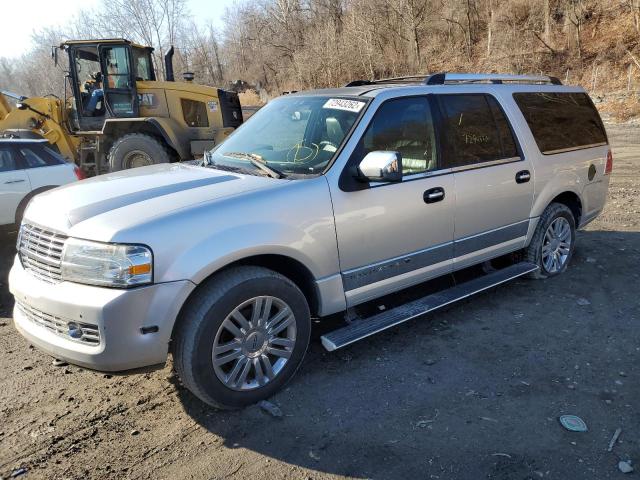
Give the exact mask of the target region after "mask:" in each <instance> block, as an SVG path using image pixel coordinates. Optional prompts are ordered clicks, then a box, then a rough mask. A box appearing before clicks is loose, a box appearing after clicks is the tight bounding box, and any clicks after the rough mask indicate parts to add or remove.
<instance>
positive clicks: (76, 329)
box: [67, 322, 82, 338]
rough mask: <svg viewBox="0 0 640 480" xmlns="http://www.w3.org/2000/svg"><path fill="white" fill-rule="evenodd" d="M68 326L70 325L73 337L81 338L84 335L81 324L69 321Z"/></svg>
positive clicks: (70, 334)
mask: <svg viewBox="0 0 640 480" xmlns="http://www.w3.org/2000/svg"><path fill="white" fill-rule="evenodd" d="M67 327H69V336H70V337H71V338H81V337H82V329H81V328H80V325H78V324H77V323H75V322H69V323H67Z"/></svg>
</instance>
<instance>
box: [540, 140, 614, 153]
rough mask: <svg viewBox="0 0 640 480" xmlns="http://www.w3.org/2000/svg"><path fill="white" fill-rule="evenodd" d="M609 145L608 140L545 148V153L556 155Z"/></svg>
mask: <svg viewBox="0 0 640 480" xmlns="http://www.w3.org/2000/svg"><path fill="white" fill-rule="evenodd" d="M605 145H609V143H607V142H599V143H590V144H588V145H580V146H578V147H568V148H559V149H557V150H545V151H544V152H542V154H543V155H556V154H558V153H567V152H575V151H576V150H586V149H587V148H595V147H604V146H605Z"/></svg>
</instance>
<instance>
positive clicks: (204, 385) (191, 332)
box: [172, 266, 311, 409]
mask: <svg viewBox="0 0 640 480" xmlns="http://www.w3.org/2000/svg"><path fill="white" fill-rule="evenodd" d="M268 297H271V298H272V299H273V300H272V303H271V308H270V310H269V312H270V313H269V314H267V315H265V317H266V318H270V322H274V321H275V320H276V317H278V315H282V319H281V320H280V322H282V323H279V322H275V325H274V326H275V329H273V331H275V330H277V329H278V328H281V326H282V325H283V324H284V323H287V322H289V321H290V319H291V317H292V318H293V322H292V323H293V325H294V326H293V327H291V324H289V326H287V327H286V328H284V329H283V330H282V331H281V332H279V333H277V335H280V336H279V337H273V338H277V339H278V340H274V342H276V343H277V345H276V343H273V344H272V343H271V340H270V338H271V337H269V336H268V334H267V333H266V329H264V328H263V327H264V325H263V326H262V327H260V328H263V330H262V332H263V333H260V328H256V329H254V327H255V326H256V325H255V324H257V325H258V327H259V326H260V321H256V322H255V324H254V322H253V320H254V318H253V317H251V316H249V313H248V312H249V310H248V309H249V308H251V309H252V310H251V311H253V310H255V308H254V307H255V305H256V299H257V298H261V299H263V302H264V299H265V298H268ZM278 302H280V303H278ZM264 304H265V303H262V305H263V306H264ZM242 305H245V306H244V307H242V308H240V307H241V306H242ZM283 305H284V307H283ZM286 308H288V309H289V310H288V311H289V312H291V313H292V315H289V314H287V313H286V312H287V310H286ZM238 309H239V310H238ZM263 310H266V308H264V307H261V308H260V309H259V311H260V312H262V311H263ZM237 311H240V313H241V314H242V315H243V318H244V319H245V320H247V318H248V319H249V320H250V321H251V322H250V327H251V328H248V329H243V330H240V329H241V328H242V327H240V325H241V323H240V322H238V320H237V319H236V317H234V320H231V319H230V316H231V314H232V313H233V312H237ZM228 322H231V324H233V326H235V328H236V329H237V330H239V333H241V334H242V335H240V337H241V338H242V340H241V343H236V342H237V340H238V339H237V338H233V337H234V334H232V333H231V331H229V330H227V327H226V325H229V323H228ZM266 324H267V325H269V324H270V323H269V322H267V323H266ZM223 325H224V326H223ZM245 325H246V324H245ZM292 331H293V332H294V334H293V337H294V340H293V341H291V340H290V338H291V332H292ZM310 333H311V319H310V313H309V305H308V303H307V300H306V298H305V297H304V295H303V294H302V292H301V291H300V289H299V288H298V287H297V286H296V285H295V284H294V283H293V282H292V281H291V280H289V279H288V278H286V277H284V276H282V275H280V274H279V273H276V272H274V271H272V270H268V269H266V268H262V267H251V266H243V267H237V268H233V269H230V270H227V271H223V272H221V273H220V274H218V275H216V276H215V277H213V278H212V279H211V280H209V281H208V282H206V283H204V284H203V285H202V286H201V287H199V289H198V290H197V291H196V292H195V294H194V295H193V296H192V297H191V298H190V299H189V300H188V303H187V304H186V305H185V307H183V311H182V312H181V314H180V318H179V319H178V323H177V325H176V329H175V331H174V338H173V343H172V354H173V362H174V368H175V370H176V372H177V374H178V376H179V377H180V379H181V380H182V383H183V384H184V386H185V387H187V388H188V389H189V390H190V391H191V392H192V393H193V394H194V395H196V396H197V397H198V398H199V399H200V400H202V401H203V402H205V403H206V404H208V405H211V406H212V407H215V408H220V409H232V408H241V407H244V406H247V405H251V404H254V403H256V402H258V401H260V400H263V399H265V398H268V397H270V396H271V395H273V394H274V393H276V392H277V391H278V390H280V389H281V388H282V387H283V386H284V385H285V384H286V383H287V382H288V381H289V380H290V379H291V378H292V377H293V375H294V374H295V372H296V370H297V369H298V367H299V366H300V364H301V363H302V359H303V358H304V355H305V353H306V351H307V347H308V345H309V337H310ZM282 335H285V337H286V338H285V337H282ZM225 336H226V337H225ZM229 336H231V339H229V338H230V337H229ZM258 337H259V339H258ZM281 342H286V343H287V344H288V345H287V346H280V344H282V345H285V344H284V343H281ZM231 344H233V345H234V347H233V348H229V347H228V346H229V345H231ZM259 345H263V347H262V349H261V347H260V346H259ZM214 346H217V347H218V349H217V350H219V351H221V352H222V353H221V354H220V355H218V354H217V353H216V351H214ZM256 348H257V350H256V351H254V349H256ZM265 348H266V350H264V349H265ZM274 348H275V349H277V350H278V351H280V352H282V351H283V350H284V351H286V353H287V354H288V358H287V359H283V358H282V357H281V356H280V355H283V354H282V353H279V354H278V355H273V354H271V352H272V351H273V349H274ZM238 352H240V353H238ZM225 356H229V357H233V356H235V357H234V359H233V360H230V361H226V362H225V360H226V358H224V359H223V357H225ZM265 356H266V357H267V360H264V357H265ZM214 359H215V360H216V363H221V364H219V365H217V366H216V365H214ZM243 359H246V360H247V361H248V363H250V364H251V365H250V366H249V367H248V373H247V374H246V378H244V379H242V380H239V379H240V378H241V377H242V374H243V373H244V371H245V370H247V367H246V365H247V362H245V361H244V360H243ZM283 361H284V363H283ZM242 362H244V363H242ZM267 363H268V364H267ZM256 364H258V366H259V367H258V366H256ZM238 365H240V366H238ZM243 366H244V368H243ZM269 368H271V370H270V371H271V373H272V377H268V375H266V372H267V371H269V370H268V369H269ZM258 370H259V371H258ZM235 371H237V372H238V373H237V374H236V375H235V376H234V372H235ZM260 375H262V376H260ZM234 379H235V380H237V381H236V382H235V383H234ZM259 379H262V381H259ZM265 380H266V382H265ZM225 382H227V383H225Z"/></svg>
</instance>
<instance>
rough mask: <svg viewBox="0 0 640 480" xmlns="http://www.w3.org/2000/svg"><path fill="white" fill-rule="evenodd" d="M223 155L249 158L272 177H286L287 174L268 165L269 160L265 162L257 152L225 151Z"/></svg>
mask: <svg viewBox="0 0 640 480" xmlns="http://www.w3.org/2000/svg"><path fill="white" fill-rule="evenodd" d="M223 155H224V156H225V157H235V158H242V159H245V160H249V162H251V165H253V166H254V167H256V168H258V169H259V170H262V171H263V172H265V173H266V174H267V175H269V176H270V177H273V178H285V177H286V175H285V174H284V173H282V172H281V171H280V170H277V169H275V168H273V167H270V166H269V165H267V162H265V161H264V160H263V158H262V157H261V156H260V155H258V154H257V153H245V152H229V153H223Z"/></svg>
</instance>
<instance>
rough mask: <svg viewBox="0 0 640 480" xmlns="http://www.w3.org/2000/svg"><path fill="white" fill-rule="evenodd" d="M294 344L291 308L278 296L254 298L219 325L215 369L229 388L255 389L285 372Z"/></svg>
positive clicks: (214, 346)
mask: <svg viewBox="0 0 640 480" xmlns="http://www.w3.org/2000/svg"><path fill="white" fill-rule="evenodd" d="M295 342H296V322H295V317H294V315H293V311H292V310H291V308H290V307H289V305H287V304H286V303H285V302H284V301H282V300H281V299H279V298H277V297H272V296H268V295H267V296H259V297H254V298H251V299H249V300H247V301H245V302H243V303H241V304H240V305H238V306H237V307H236V308H234V309H233V310H232V311H231V313H230V314H229V315H227V317H226V318H225V319H224V321H223V322H222V324H221V325H220V328H219V329H218V332H217V333H216V337H215V339H214V341H213V348H212V352H211V360H212V363H213V369H214V371H215V374H216V376H217V377H218V379H219V380H220V381H221V382H222V383H223V384H224V385H225V386H226V387H227V388H230V389H232V390H238V391H245V390H254V389H256V388H260V387H263V386H264V385H266V384H268V383H269V382H271V381H273V380H274V379H275V378H276V377H277V376H278V375H279V374H280V373H281V372H282V370H283V368H284V366H285V365H286V364H287V363H288V361H289V359H290V358H291V355H292V353H293V349H294V347H295Z"/></svg>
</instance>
